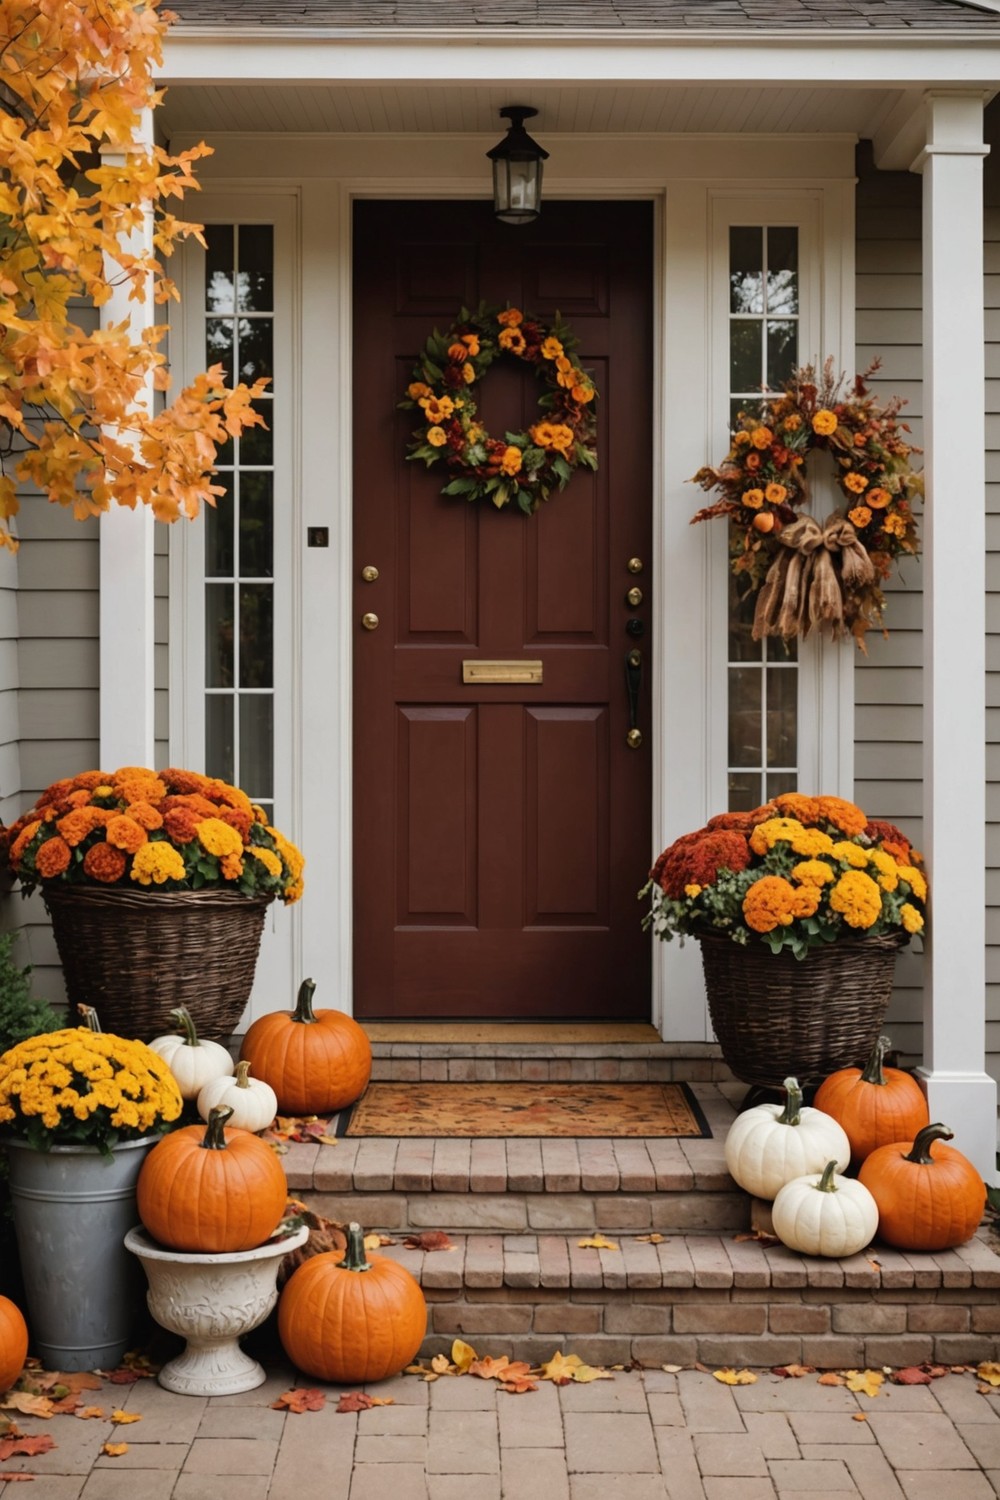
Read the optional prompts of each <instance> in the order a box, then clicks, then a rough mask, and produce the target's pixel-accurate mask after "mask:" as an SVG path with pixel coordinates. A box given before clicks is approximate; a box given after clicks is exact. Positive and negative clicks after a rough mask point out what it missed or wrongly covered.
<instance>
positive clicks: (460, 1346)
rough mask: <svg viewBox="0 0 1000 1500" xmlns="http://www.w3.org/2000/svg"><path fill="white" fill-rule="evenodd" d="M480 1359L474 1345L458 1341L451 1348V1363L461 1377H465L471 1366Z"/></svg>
mask: <svg viewBox="0 0 1000 1500" xmlns="http://www.w3.org/2000/svg"><path fill="white" fill-rule="evenodd" d="M478 1358H479V1355H478V1354H477V1353H476V1351H475V1349H473V1347H472V1345H471V1344H467V1343H465V1341H464V1340H463V1339H456V1340H455V1342H454V1343H453V1344H452V1346H451V1362H452V1364H453V1365H454V1366H455V1367H456V1368H457V1370H458V1373H459V1374H460V1375H464V1374H465V1372H466V1370H467V1369H468V1368H469V1366H470V1365H471V1364H473V1363H474V1362H475V1361H476V1360H477V1359H478Z"/></svg>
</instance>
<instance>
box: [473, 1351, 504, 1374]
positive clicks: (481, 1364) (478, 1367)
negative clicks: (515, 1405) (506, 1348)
mask: <svg viewBox="0 0 1000 1500" xmlns="http://www.w3.org/2000/svg"><path fill="white" fill-rule="evenodd" d="M509 1366H510V1360H509V1359H508V1358H507V1356H506V1354H501V1355H500V1357H499V1359H494V1358H493V1356H492V1355H490V1354H484V1355H483V1357H482V1359H477V1360H474V1361H473V1363H472V1364H471V1365H470V1366H469V1374H470V1375H478V1376H479V1378H480V1379H481V1380H506V1378H507V1370H508V1368H509Z"/></svg>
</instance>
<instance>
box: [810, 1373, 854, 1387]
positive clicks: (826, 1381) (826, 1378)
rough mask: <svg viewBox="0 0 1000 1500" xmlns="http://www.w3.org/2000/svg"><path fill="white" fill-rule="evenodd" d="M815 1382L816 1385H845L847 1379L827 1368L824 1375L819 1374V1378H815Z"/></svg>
mask: <svg viewBox="0 0 1000 1500" xmlns="http://www.w3.org/2000/svg"><path fill="white" fill-rule="evenodd" d="M816 1384H817V1385H846V1384H847V1381H846V1380H845V1379H844V1377H843V1375H838V1374H837V1372H836V1371H835V1370H827V1372H826V1374H825V1375H821V1376H820V1377H819V1379H818V1380H817V1382H816Z"/></svg>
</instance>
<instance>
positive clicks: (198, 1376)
mask: <svg viewBox="0 0 1000 1500" xmlns="http://www.w3.org/2000/svg"><path fill="white" fill-rule="evenodd" d="M308 1238H309V1230H308V1227H306V1226H305V1225H303V1227H302V1228H301V1229H298V1230H296V1232H295V1233H294V1234H287V1235H282V1236H280V1237H278V1238H273V1239H270V1240H267V1241H266V1243H265V1244H263V1245H258V1247H257V1249H256V1250H239V1251H233V1252H232V1253H231V1254H228V1255H189V1254H184V1253H182V1252H181V1251H179V1250H168V1249H167V1248H166V1247H165V1246H164V1245H160V1244H158V1243H157V1241H156V1240H154V1239H153V1238H152V1237H151V1236H150V1235H148V1234H147V1233H146V1231H145V1230H144V1229H130V1230H129V1232H128V1234H127V1235H126V1236H125V1245H126V1248H127V1249H129V1250H131V1252H132V1254H133V1255H135V1256H137V1257H138V1258H139V1260H140V1261H141V1262H142V1265H143V1269H144V1270H145V1272H146V1280H147V1281H148V1282H149V1291H148V1293H147V1295H146V1302H147V1303H148V1305H149V1310H150V1312H151V1313H152V1314H153V1317H154V1318H155V1319H156V1321H157V1322H158V1323H159V1324H160V1326H161V1328H166V1329H169V1331H170V1332H171V1333H176V1334H179V1335H180V1337H181V1338H183V1339H185V1340H186V1341H187V1346H186V1348H185V1349H184V1350H183V1352H182V1353H181V1354H178V1355H177V1357H176V1358H175V1359H172V1360H170V1361H169V1362H168V1363H167V1364H165V1365H164V1366H163V1369H162V1370H161V1371H160V1373H159V1375H158V1377H157V1378H158V1380H159V1382H160V1384H161V1385H162V1386H165V1387H166V1389H167V1390H168V1391H179V1392H180V1393H181V1394H182V1395H185V1396H233V1395H236V1394H237V1392H239V1391H252V1390H254V1389H255V1387H256V1386H258V1385H263V1383H264V1381H265V1380H266V1378H267V1376H266V1373H265V1371H264V1367H263V1366H262V1365H260V1364H258V1362H257V1361H256V1360H255V1359H251V1358H250V1356H249V1355H248V1354H244V1352H243V1350H242V1349H241V1348H240V1344H239V1341H240V1338H241V1337H242V1336H243V1334H245V1333H249V1332H250V1331H251V1329H253V1328H257V1327H259V1326H260V1324H261V1323H263V1321H264V1319H265V1318H266V1317H267V1315H268V1313H269V1312H270V1311H271V1309H272V1307H274V1305H275V1303H276V1302H277V1300H278V1268H279V1266H280V1265H281V1260H282V1257H283V1256H285V1255H287V1254H288V1253H289V1251H290V1250H297V1249H298V1247H299V1246H300V1245H304V1244H305V1242H306V1240H307V1239H308Z"/></svg>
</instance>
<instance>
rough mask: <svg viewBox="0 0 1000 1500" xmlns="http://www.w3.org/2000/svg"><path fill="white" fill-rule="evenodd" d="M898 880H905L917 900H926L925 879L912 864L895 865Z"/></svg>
mask: <svg viewBox="0 0 1000 1500" xmlns="http://www.w3.org/2000/svg"><path fill="white" fill-rule="evenodd" d="M896 868H897V869H898V871H899V878H900V880H905V881H906V883H907V885H908V886H909V887H910V890H911V891H912V892H913V894H914V895H915V896H916V898H917V900H918V901H926V900H927V881H926V880H925V879H924V877H923V874H922V873H921V871H920V870H918V869H917V868H916V867H915V866H914V865H897V866H896Z"/></svg>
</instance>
